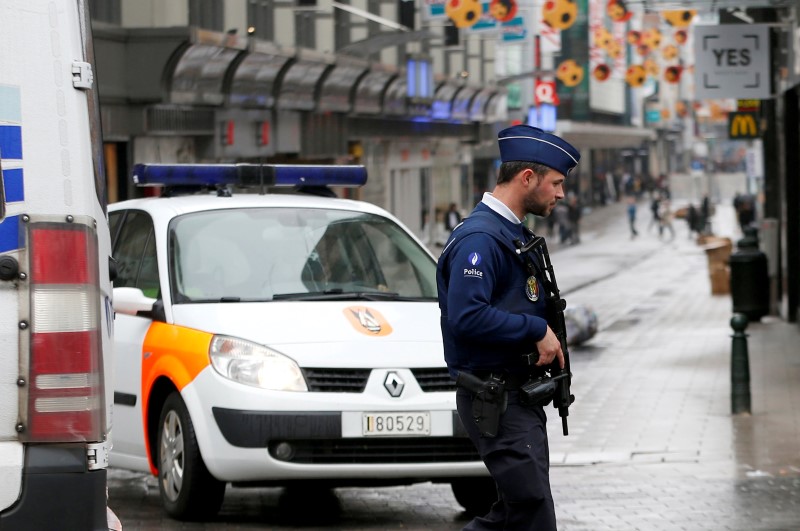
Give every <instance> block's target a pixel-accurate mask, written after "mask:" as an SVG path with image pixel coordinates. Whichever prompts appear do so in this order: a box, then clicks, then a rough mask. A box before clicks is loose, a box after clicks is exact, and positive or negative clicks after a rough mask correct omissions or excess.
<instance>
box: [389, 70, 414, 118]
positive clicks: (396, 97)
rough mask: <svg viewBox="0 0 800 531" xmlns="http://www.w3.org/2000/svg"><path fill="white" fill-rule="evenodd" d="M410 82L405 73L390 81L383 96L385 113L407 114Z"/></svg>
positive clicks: (393, 114) (394, 114)
mask: <svg viewBox="0 0 800 531" xmlns="http://www.w3.org/2000/svg"><path fill="white" fill-rule="evenodd" d="M407 95H408V84H407V83H406V76H405V75H402V74H400V75H398V76H397V77H396V78H394V79H393V80H392V81H390V82H389V86H388V87H386V93H385V94H384V96H383V114H388V115H392V116H405V115H407V114H408V98H407Z"/></svg>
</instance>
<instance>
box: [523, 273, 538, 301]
mask: <svg viewBox="0 0 800 531" xmlns="http://www.w3.org/2000/svg"><path fill="white" fill-rule="evenodd" d="M525 295H527V296H528V299H529V300H530V301H531V302H536V301H538V300H539V283H538V282H537V281H536V277H534V276H530V277H528V282H526V283H525Z"/></svg>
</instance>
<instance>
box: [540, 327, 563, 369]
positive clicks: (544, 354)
mask: <svg viewBox="0 0 800 531" xmlns="http://www.w3.org/2000/svg"><path fill="white" fill-rule="evenodd" d="M536 350H537V351H538V352H539V360H538V361H537V362H536V366H537V367H545V366H547V365H550V364H551V363H553V360H554V359H556V358H558V367H559V368H560V369H563V368H564V352H562V350H561V342H560V341H559V340H558V338H557V337H556V335H555V334H554V333H553V330H552V329H551V328H550V327H549V326H548V327H547V333H545V335H544V337H543V338H542V339H540V340H539V341H537V342H536Z"/></svg>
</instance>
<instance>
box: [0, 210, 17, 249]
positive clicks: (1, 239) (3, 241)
mask: <svg viewBox="0 0 800 531" xmlns="http://www.w3.org/2000/svg"><path fill="white" fill-rule="evenodd" d="M20 247H22V243H21V242H20V236H19V216H9V217H7V218H5V219H4V220H3V221H0V253H5V252H7V251H14V250H16V249H19V248H20Z"/></svg>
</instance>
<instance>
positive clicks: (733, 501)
mask: <svg viewBox="0 0 800 531" xmlns="http://www.w3.org/2000/svg"><path fill="white" fill-rule="evenodd" d="M729 205H730V201H729V200H727V199H726V200H725V202H723V203H721V204H719V205H718V206H717V212H716V215H715V217H714V220H713V227H714V230H715V233H716V234H717V235H720V236H729V237H731V238H732V239H733V240H734V242H735V241H736V240H737V239H738V238H739V237H740V236H741V235H740V234H739V232H738V228H737V227H736V224H735V219H734V214H733V209H732V208H731V207H730V206H729ZM649 218H650V212H649V209H648V208H647V202H646V201H642V202H641V203H640V204H639V217H638V229H639V236H638V237H637V238H635V239H631V238H630V236H629V232H628V228H627V220H626V218H625V212H624V205H622V204H614V205H610V206H607V207H604V208H602V209H598V210H596V211H595V212H592V213H590V214H588V215H587V216H586V217H585V218H584V220H583V230H582V234H581V243H580V244H579V245H575V246H561V245H558V244H557V243H553V244H551V253H552V255H553V263H554V265H555V267H556V273H557V277H558V281H559V285H560V287H561V289H562V295H563V296H564V297H565V298H566V299H567V301H568V304H569V305H570V306H574V305H588V306H591V307H592V308H593V309H594V310H595V312H596V313H597V315H598V322H599V324H600V327H599V332H598V334H597V335H596V336H595V337H594V338H593V339H592V340H590V341H589V342H587V343H586V344H584V345H582V346H579V347H573V348H572V349H571V354H572V371H573V374H574V378H573V392H574V394H575V395H576V397H577V399H576V402H575V404H574V406H573V407H572V408H571V410H570V416H569V429H570V434H569V436H567V437H564V436H563V435H562V434H561V423H560V422H559V419H558V416H557V413H556V412H555V410H552V409H548V414H549V416H550V423H549V431H550V448H551V464H552V469H551V482H552V487H553V496H554V498H555V503H556V513H557V516H558V521H559V529H560V530H561V531H598V530H605V529H608V530H623V531H627V530H705V529H708V530H737V531H745V530H748V531H749V530H763V531H767V530H770V531H778V530H780V531H791V530H798V529H800V444H798V441H800V385H798V384H800V347H798V345H800V327H798V326H797V324H796V323H785V322H783V321H782V320H781V319H780V318H778V317H765V318H764V319H762V321H761V322H759V323H751V324H750V325H749V326H748V328H747V334H748V336H749V337H748V351H749V362H750V366H749V367H750V392H751V414H737V415H732V414H731V411H732V405H731V382H730V380H731V376H730V362H731V344H732V339H731V335H732V332H733V330H732V329H731V327H730V318H731V315H732V303H731V298H730V296H729V295H712V294H711V289H710V281H709V273H708V266H707V258H706V253H705V251H704V250H703V249H702V247H700V246H699V245H698V244H697V243H696V242H695V240H694V239H690V238H689V237H688V233H687V229H686V224H685V222H683V221H682V220H675V230H676V237H675V238H674V239H672V240H670V241H667V240H666V239H659V237H658V235H657V232H656V231H655V230H651V231H648V230H647V224H648V222H649ZM109 483H110V505H111V507H112V508H113V509H114V511H115V512H116V514H117V515H118V516H119V517H120V519H121V520H122V522H123V529H126V530H134V529H271V530H285V529H299V528H302V529H340V530H378V529H406V530H409V529H410V530H442V531H445V530H455V529H461V527H463V525H465V523H466V522H467V519H466V517H465V516H464V514H463V511H461V509H460V507H459V506H458V504H457V503H456V501H455V499H454V497H453V495H452V493H451V491H450V488H449V486H448V485H436V484H430V483H426V484H421V485H414V486H410V487H393V488H374V489H337V490H336V491H335V495H326V494H324V493H319V492H313V491H312V492H309V491H305V492H290V491H283V490H281V489H235V488H232V487H230V486H229V487H228V491H227V496H226V500H225V504H224V505H223V508H222V511H221V513H220V516H219V518H218V519H217V520H215V521H214V522H207V523H180V522H174V521H171V520H169V519H168V518H166V517H165V516H164V515H163V512H162V511H161V508H160V505H159V502H158V487H157V485H156V483H155V480H154V479H153V478H149V477H145V476H143V475H141V474H133V473H129V472H125V471H119V470H112V471H111V472H110V480H109Z"/></svg>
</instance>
